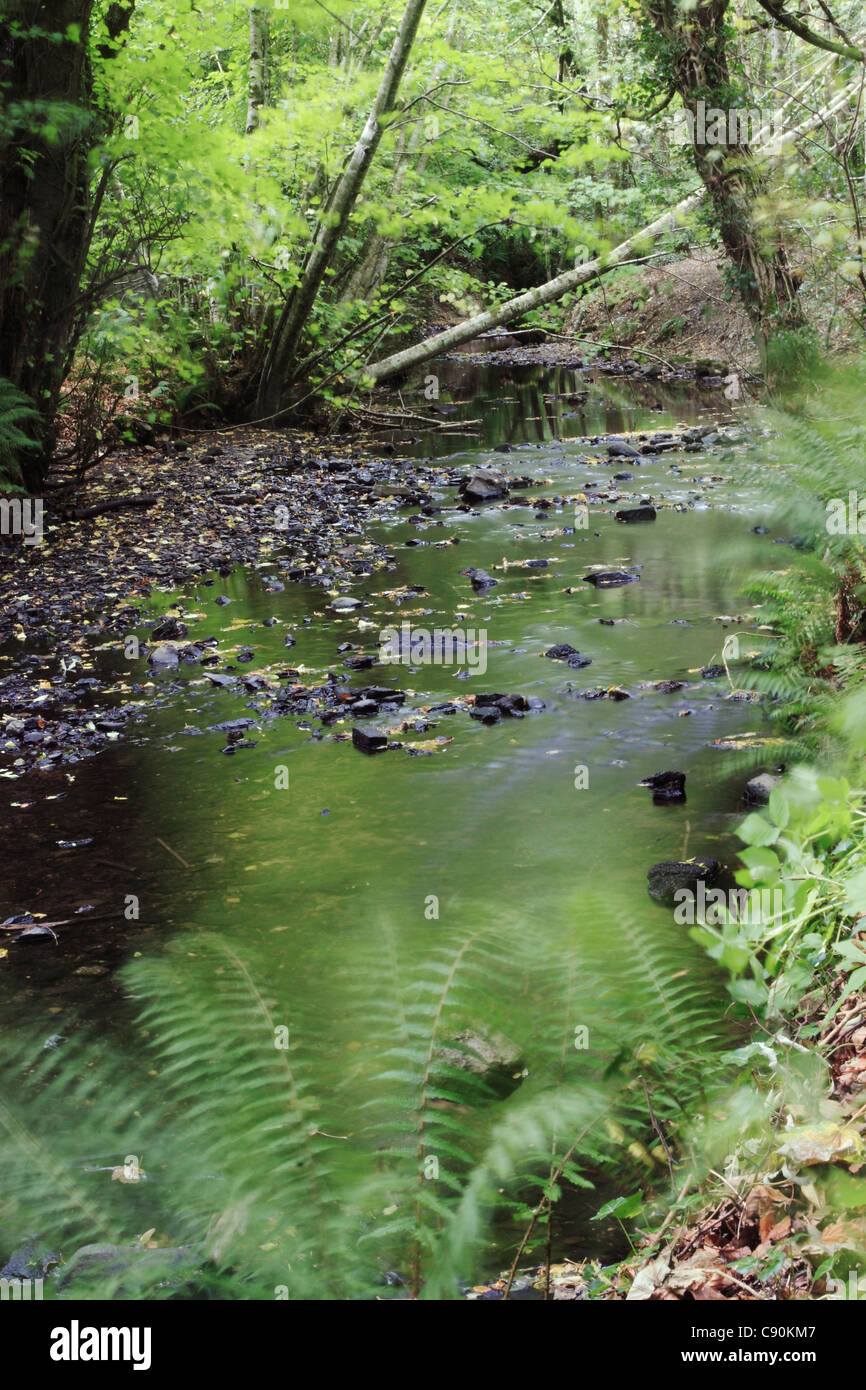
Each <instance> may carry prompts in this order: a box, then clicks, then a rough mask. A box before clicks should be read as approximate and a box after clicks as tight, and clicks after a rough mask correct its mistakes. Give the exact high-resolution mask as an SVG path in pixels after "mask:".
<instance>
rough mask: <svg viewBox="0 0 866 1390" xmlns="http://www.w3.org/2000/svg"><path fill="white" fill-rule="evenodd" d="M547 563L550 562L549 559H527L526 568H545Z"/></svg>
mask: <svg viewBox="0 0 866 1390" xmlns="http://www.w3.org/2000/svg"><path fill="white" fill-rule="evenodd" d="M549 563H550V561H549V560H527V562H526V569H528V570H546V569H547V566H548V564H549Z"/></svg>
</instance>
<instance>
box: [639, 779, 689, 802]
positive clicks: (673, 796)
mask: <svg viewBox="0 0 866 1390" xmlns="http://www.w3.org/2000/svg"><path fill="white" fill-rule="evenodd" d="M640 785H641V786H642V787H649V788H650V790H651V791H652V794H653V801H654V802H655V803H656V804H657V805H661V804H663V803H664V802H666V801H685V799H686V774H685V773H684V772H654V773H653V775H652V777H644V779H643V781H642V782H641V784H640Z"/></svg>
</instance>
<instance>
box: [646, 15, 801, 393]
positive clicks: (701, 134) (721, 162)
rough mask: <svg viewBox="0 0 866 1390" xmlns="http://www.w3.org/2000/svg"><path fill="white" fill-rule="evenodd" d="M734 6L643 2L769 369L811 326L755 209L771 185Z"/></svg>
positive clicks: (784, 258) (781, 249)
mask: <svg viewBox="0 0 866 1390" xmlns="http://www.w3.org/2000/svg"><path fill="white" fill-rule="evenodd" d="M728 6H729V0H697V3H696V4H694V5H693V6H692V7H691V8H690V9H685V8H682V7H681V6H680V4H679V0H644V10H645V12H646V14H647V17H648V18H649V19H650V21H651V22H652V23H653V25H654V27H655V28H656V29H657V30H659V31H660V32H661V34H662V37H663V38H664V39H665V40H666V43H667V46H668V52H669V55H670V56H669V58H668V62H669V63H670V65H671V70H670V75H671V78H672V80H673V83H674V86H675V87H676V90H677V92H678V94H679V96H680V98H681V100H682V103H683V106H684V108H685V110H686V112H687V113H688V119H689V124H690V126H691V136H692V145H693V148H694V160H695V167H696V169H697V171H698V174H699V175H700V177H701V179H702V181H703V184H704V187H705V188H706V190H707V195H708V197H709V199H710V202H711V204H712V208H713V213H714V217H715V221H716V225H717V227H718V231H719V235H720V237H721V240H722V244H723V246H724V248H725V251H726V252H727V254H728V256H729V258H730V261H731V265H732V268H733V274H734V278H735V282H736V286H737V289H738V291H739V294H740V297H741V299H742V301H743V304H744V306H745V309H746V312H747V314H748V316H749V319H750V321H751V324H752V330H753V333H754V336H755V344H756V347H757V349H758V353H759V355H760V358H761V362H762V366H763V367H764V369H765V370H768V369H771V367H772V364H771V363H768V354H769V352H770V345H771V342H772V340H773V338H774V337H775V336H776V335H777V334H780V333H783V332H792V331H793V332H797V331H799V330H801V329H803V328H804V327H805V326H806V320H805V317H804V314H803V311H802V308H801V305H800V300H799V295H798V293H797V291H798V284H799V279H798V277H797V276H796V275H795V274H794V273H793V271H792V269H791V266H790V263H789V260H788V255H787V252H786V249H785V244H784V240H783V237H782V233H781V231H780V229H779V228H778V227H774V228H773V230H772V231H767V230H765V229H763V228H762V227H761V226H759V224H758V219H757V214H756V205H757V202H758V199H759V198H760V197H761V196H762V194H763V193H764V192H765V190H766V187H767V180H766V176H765V174H764V173H763V171H762V169H761V167H760V165H759V163H758V162H757V161H756V160H755V158H754V156H753V152H752V149H751V147H750V145H749V143H748V138H747V136H748V124H749V110H748V102H747V101H746V99H745V98H744V97H743V96H742V94H741V89H738V88H737V85H736V84H735V83H734V82H733V81H732V78H731V74H730V72H729V69H728V60H727V51H726V46H725V14H726V11H727V9H728ZM699 103H703V109H702V110H700V109H699ZM715 111H718V112H721V113H723V115H724V121H723V123H721V122H720V121H718V120H716V122H715V124H713V121H712V120H711V118H710V115H709V113H711V112H715ZM730 113H733V118H732V119H731V116H730ZM722 124H723V126H724V129H722V128H721V125H722ZM744 134H745V136H746V138H743V137H744ZM720 135H721V137H722V138H721V139H719V138H718V137H719V136H720ZM708 136H709V137H710V138H709V139H708V138H707V137H708ZM732 137H733V138H732Z"/></svg>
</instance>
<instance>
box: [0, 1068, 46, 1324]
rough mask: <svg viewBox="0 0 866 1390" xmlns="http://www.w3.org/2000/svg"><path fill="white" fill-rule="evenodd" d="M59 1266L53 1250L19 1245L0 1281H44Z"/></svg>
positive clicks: (1, 1270)
mask: <svg viewBox="0 0 866 1390" xmlns="http://www.w3.org/2000/svg"><path fill="white" fill-rule="evenodd" d="M45 1045H46V1046H48V1044H47V1043H46V1044H45ZM59 1264H60V1256H59V1255H56V1254H55V1253H54V1251H53V1250H47V1249H45V1248H44V1247H40V1246H36V1245H32V1244H27V1245H20V1246H19V1247H18V1249H17V1250H13V1251H12V1254H11V1255H10V1256H9V1259H8V1260H7V1261H6V1263H5V1265H4V1266H3V1268H2V1269H0V1279H44V1278H45V1277H46V1276H47V1275H49V1274H50V1273H51V1270H52V1269H53V1268H54V1266H55V1265H59ZM13 1297H14V1295H13Z"/></svg>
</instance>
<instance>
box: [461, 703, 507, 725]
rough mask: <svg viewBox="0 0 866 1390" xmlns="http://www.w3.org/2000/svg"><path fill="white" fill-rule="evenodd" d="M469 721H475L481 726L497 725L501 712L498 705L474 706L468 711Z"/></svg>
mask: <svg viewBox="0 0 866 1390" xmlns="http://www.w3.org/2000/svg"><path fill="white" fill-rule="evenodd" d="M469 718H470V719H477V720H479V722H480V723H482V724H498V723H499V722H500V721H501V719H502V710H501V709H500V708H499V706H498V705H474V706H473V707H472V709H471V710H470V711H469Z"/></svg>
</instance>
